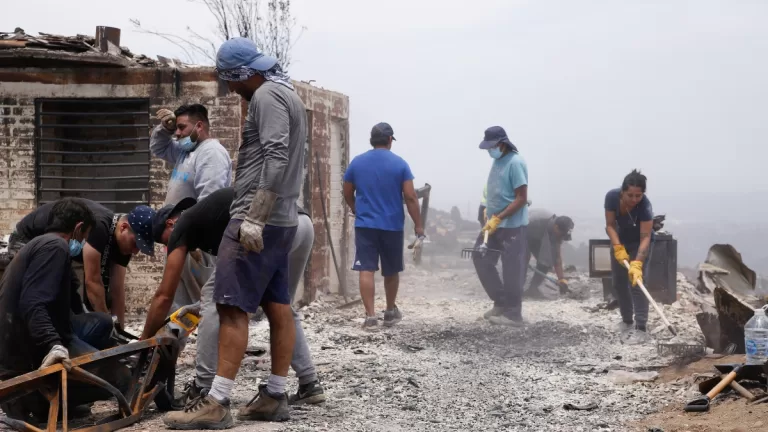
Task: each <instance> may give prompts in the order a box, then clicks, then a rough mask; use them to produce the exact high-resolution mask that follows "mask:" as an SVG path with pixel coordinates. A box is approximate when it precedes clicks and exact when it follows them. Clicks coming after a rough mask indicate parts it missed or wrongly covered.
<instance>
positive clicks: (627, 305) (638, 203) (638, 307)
mask: <svg viewBox="0 0 768 432" xmlns="http://www.w3.org/2000/svg"><path fill="white" fill-rule="evenodd" d="M645 185H646V177H645V176H644V175H642V174H641V173H640V172H639V171H637V170H632V172H631V173H629V174H627V176H626V177H624V182H623V183H622V184H621V188H620V189H611V190H610V191H608V193H607V194H605V232H606V233H608V237H609V238H610V239H611V244H612V245H613V256H614V257H615V258H616V259H615V260H614V261H611V274H612V278H613V290H614V292H615V293H616V297H617V298H618V300H619V309H620V310H621V319H622V323H621V324H620V330H621V331H622V336H623V337H625V338H626V343H627V344H640V343H644V342H646V341H648V340H649V336H648V333H647V331H646V323H647V322H648V299H647V298H645V295H643V293H642V291H640V289H639V288H634V289H633V287H636V286H637V283H638V282H642V280H643V271H645V270H646V269H645V267H646V266H647V263H646V262H645V260H646V258H647V257H648V254H649V253H650V249H651V231H652V229H653V208H652V207H651V201H650V200H649V199H648V197H647V196H646V195H645ZM630 256H634V257H635V258H634V259H633V260H631V261H630ZM625 261H626V262H629V270H628V271H627V269H626V267H625V266H624V262H625ZM630 283H631V285H630ZM633 311H634V321H633V319H632V313H633Z"/></svg>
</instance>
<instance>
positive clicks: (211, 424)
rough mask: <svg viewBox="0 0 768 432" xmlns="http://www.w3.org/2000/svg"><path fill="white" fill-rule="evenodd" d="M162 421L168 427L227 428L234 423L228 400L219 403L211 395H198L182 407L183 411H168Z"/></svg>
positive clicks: (184, 428)
mask: <svg viewBox="0 0 768 432" xmlns="http://www.w3.org/2000/svg"><path fill="white" fill-rule="evenodd" d="M163 423H165V425H166V426H168V428H169V429H183V430H188V429H229V428H231V427H232V425H234V424H235V421H234V420H233V419H232V413H231V412H230V409H229V401H226V402H225V403H223V404H222V403H219V401H217V400H216V399H214V398H213V397H212V396H205V397H203V396H200V397H198V398H197V399H193V400H191V401H190V402H189V404H187V406H185V407H184V411H175V412H171V413H168V414H167V415H166V416H165V417H163Z"/></svg>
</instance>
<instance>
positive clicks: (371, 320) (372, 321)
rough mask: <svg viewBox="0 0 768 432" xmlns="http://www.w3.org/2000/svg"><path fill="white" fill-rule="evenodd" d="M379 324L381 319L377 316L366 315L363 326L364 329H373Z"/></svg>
mask: <svg viewBox="0 0 768 432" xmlns="http://www.w3.org/2000/svg"><path fill="white" fill-rule="evenodd" d="M378 326H379V319H378V318H376V317H375V316H369V317H365V322H363V328H364V329H371V328H375V327H378Z"/></svg>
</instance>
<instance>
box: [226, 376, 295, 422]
mask: <svg viewBox="0 0 768 432" xmlns="http://www.w3.org/2000/svg"><path fill="white" fill-rule="evenodd" d="M290 418H291V411H290V409H289V408H288V396H286V395H285V393H283V394H282V395H280V397H274V396H272V395H270V394H269V393H268V392H267V386H266V384H262V385H260V386H259V393H257V394H256V396H254V397H253V399H251V401H250V402H248V405H246V406H245V407H243V408H241V409H239V410H238V411H237V419H238V420H261V421H272V422H276V421H286V420H290Z"/></svg>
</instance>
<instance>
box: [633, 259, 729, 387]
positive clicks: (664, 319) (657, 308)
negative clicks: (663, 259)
mask: <svg viewBox="0 0 768 432" xmlns="http://www.w3.org/2000/svg"><path fill="white" fill-rule="evenodd" d="M624 267H626V268H627V270H629V263H628V262H627V260H624ZM637 286H638V287H639V288H640V290H641V291H642V292H643V295H645V298H647V299H648V302H650V303H651V305H653V308H654V309H656V313H658V314H659V316H660V317H661V320H662V321H664V324H666V325H667V329H668V330H669V332H670V333H672V334H673V335H674V336H677V332H676V331H675V328H674V327H672V324H670V323H669V320H667V317H666V316H664V311H662V310H661V308H660V307H659V305H657V304H656V301H655V300H654V299H653V297H651V293H649V292H648V290H647V289H645V285H643V281H637ZM726 386H728V384H726ZM721 390H722V389H721ZM718 392H719V391H718Z"/></svg>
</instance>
